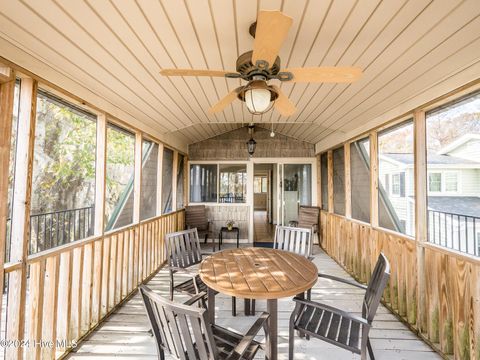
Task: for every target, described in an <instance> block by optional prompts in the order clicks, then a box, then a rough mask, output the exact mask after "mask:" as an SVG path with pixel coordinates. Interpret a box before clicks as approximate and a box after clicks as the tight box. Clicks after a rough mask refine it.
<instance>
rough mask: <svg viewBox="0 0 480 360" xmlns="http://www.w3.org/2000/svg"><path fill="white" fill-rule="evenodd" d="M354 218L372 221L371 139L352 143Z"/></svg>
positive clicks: (351, 164)
mask: <svg viewBox="0 0 480 360" xmlns="http://www.w3.org/2000/svg"><path fill="white" fill-rule="evenodd" d="M350 181H351V186H352V195H351V203H352V218H354V219H358V220H361V221H364V222H367V223H368V222H370V140H369V138H368V137H367V138H364V139H361V140H358V141H355V142H353V143H351V144H350Z"/></svg>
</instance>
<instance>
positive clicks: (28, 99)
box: [5, 78, 56, 359]
mask: <svg viewBox="0 0 480 360" xmlns="http://www.w3.org/2000/svg"><path fill="white" fill-rule="evenodd" d="M19 104H20V110H19V116H18V130H17V153H16V161H15V181H14V185H13V192H14V196H13V204H12V209H13V210H12V223H13V222H14V221H15V224H16V226H12V231H11V248H10V261H11V262H19V263H20V268H19V269H18V270H15V271H12V272H11V273H10V276H9V281H8V305H9V306H8V309H7V321H8V323H7V334H6V335H7V336H6V339H7V340H12V341H16V340H21V339H23V338H24V333H25V331H24V330H25V301H26V287H27V255H28V243H29V238H30V205H31V203H30V201H31V193H32V170H33V149H34V143H35V117H36V106H37V82H36V81H35V80H33V79H30V78H25V79H22V86H21V89H20V103H19ZM9 115H10V114H9ZM51 311H56V309H55V308H54V309H51ZM22 356H23V348H22V347H21V346H18V347H17V348H15V347H13V346H12V347H7V349H6V351H5V358H7V359H17V358H19V359H20V358H22Z"/></svg>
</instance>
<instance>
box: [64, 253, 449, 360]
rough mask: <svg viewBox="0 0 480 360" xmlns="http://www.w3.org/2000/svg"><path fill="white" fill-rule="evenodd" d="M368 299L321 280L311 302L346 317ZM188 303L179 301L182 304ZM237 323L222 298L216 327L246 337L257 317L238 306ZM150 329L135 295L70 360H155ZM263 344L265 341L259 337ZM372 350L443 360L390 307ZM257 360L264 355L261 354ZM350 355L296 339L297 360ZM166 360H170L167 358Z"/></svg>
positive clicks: (162, 289) (283, 314)
mask: <svg viewBox="0 0 480 360" xmlns="http://www.w3.org/2000/svg"><path fill="white" fill-rule="evenodd" d="M315 252H316V255H315V260H314V262H315V264H316V265H317V267H318V269H319V271H321V272H326V273H329V274H332V275H336V276H342V277H346V278H348V277H349V276H348V274H347V273H346V272H345V271H343V270H342V269H341V268H340V266H338V264H336V263H335V262H334V261H333V260H332V259H331V258H330V257H328V256H327V255H326V254H325V253H324V252H322V251H320V250H318V247H317V250H316V251H315ZM149 286H150V287H151V288H152V289H154V290H155V291H158V292H159V293H160V294H166V293H167V292H168V275H167V272H166V271H164V270H163V271H160V272H159V273H158V274H157V275H156V276H155V277H154V278H153V279H152V280H151V281H150V282H149ZM362 298H363V294H362V291H361V290H359V289H355V288H353V289H352V288H351V287H348V286H344V285H342V284H338V283H337V284H335V283H333V282H332V281H329V280H320V281H318V282H317V284H316V285H315V287H314V288H313V290H312V299H313V300H318V301H321V302H324V303H326V304H330V305H334V306H337V307H341V308H343V309H345V310H347V311H354V312H359V311H360V308H361V302H362ZM182 299H184V298H183V297H182V296H178V300H182ZM237 303H238V304H237V312H238V315H237V317H235V318H234V317H232V315H231V300H230V298H229V297H227V296H223V295H221V294H219V295H217V301H216V318H217V320H216V321H217V323H218V324H220V325H223V326H225V327H229V328H233V329H236V330H237V331H240V332H244V331H246V330H247V329H248V328H249V327H250V325H251V324H252V323H253V322H254V320H255V318H254V317H246V316H244V315H243V313H242V311H243V301H240V300H239V301H238V302H237ZM293 306H294V305H293V302H292V301H291V299H282V300H280V301H279V306H278V309H279V359H287V352H288V319H289V316H290V313H291V311H292V310H293ZM265 308H266V304H265V301H257V314H258V311H260V310H265ZM148 329H149V324H148V321H147V317H146V315H145V312H144V309H143V305H142V302H141V298H140V295H139V294H136V295H135V296H134V297H133V298H132V299H130V300H129V301H128V302H127V303H126V304H125V305H124V306H122V307H121V308H119V309H118V310H117V311H116V312H115V313H114V314H112V315H111V316H110V317H109V318H108V319H107V320H106V321H105V322H104V323H103V324H102V325H101V326H100V327H99V329H98V330H97V331H95V332H94V333H93V334H91V335H90V336H89V338H88V339H86V340H85V341H84V342H83V343H81V344H80V345H79V346H78V347H77V349H76V350H75V352H74V353H71V354H70V356H69V357H68V359H85V358H90V359H156V358H157V350H156V346H155V343H154V339H153V338H152V337H151V336H150V335H149V333H148V332H147V331H148ZM259 339H263V336H260V337H259ZM371 339H372V345H373V349H374V352H375V357H376V359H379V360H382V359H384V360H401V359H405V360H407V359H408V360H417V359H418V360H420V359H422V360H423V359H425V360H430V359H440V356H438V355H437V354H436V353H435V352H434V351H433V350H432V349H431V348H430V347H429V346H428V345H426V344H425V343H424V342H423V341H422V340H420V339H419V338H418V337H417V336H416V335H415V334H414V333H412V332H411V331H410V330H409V329H408V328H407V327H406V326H405V325H403V324H402V323H401V322H399V321H398V320H397V319H396V317H395V316H393V315H392V314H391V313H390V312H389V311H388V310H387V309H386V308H385V307H383V306H381V307H380V308H379V310H378V313H377V317H376V320H375V321H374V327H373V330H372V332H371ZM257 358H258V359H262V358H264V353H263V352H262V351H260V352H259V353H258V354H257ZM359 358H360V356H358V355H354V354H352V353H350V352H349V351H347V350H343V349H340V348H337V347H335V346H333V345H330V344H327V343H325V342H323V341H320V340H316V339H312V340H310V341H306V340H304V339H300V338H298V337H296V338H295V359H304V360H312V359H329V360H332V359H339V360H343V359H359ZM167 359H171V357H168V356H167Z"/></svg>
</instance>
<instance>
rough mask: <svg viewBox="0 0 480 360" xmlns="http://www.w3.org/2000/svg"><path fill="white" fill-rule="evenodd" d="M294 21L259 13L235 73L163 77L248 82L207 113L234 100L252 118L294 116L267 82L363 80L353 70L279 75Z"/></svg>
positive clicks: (175, 72)
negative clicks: (250, 47)
mask: <svg viewBox="0 0 480 360" xmlns="http://www.w3.org/2000/svg"><path fill="white" fill-rule="evenodd" d="M292 22H293V19H292V18H291V17H289V16H286V15H284V14H283V13H281V12H280V11H265V10H261V11H260V12H259V13H258V16H257V21H256V22H254V23H253V24H252V25H251V26H250V29H249V32H250V34H251V35H252V36H253V37H254V38H255V40H254V43H253V50H252V51H248V52H246V53H244V54H242V55H240V56H239V57H238V59H237V72H229V71H222V70H194V69H163V70H161V71H160V74H162V75H163V76H215V77H227V78H239V79H243V80H245V81H247V84H246V85H245V86H240V87H238V88H236V89H235V90H233V91H231V92H230V93H229V94H228V95H227V96H225V97H224V98H223V99H221V100H220V101H219V102H218V103H217V104H215V105H214V106H212V107H211V108H210V109H209V112H210V113H216V112H220V111H222V110H223V109H225V107H227V106H228V105H229V104H230V103H232V102H233V101H234V100H235V99H237V98H238V99H240V100H241V101H244V102H245V104H246V106H247V108H248V110H249V111H250V112H251V113H252V114H255V115H259V114H263V113H265V112H267V111H269V110H270V109H271V108H272V107H274V108H275V109H276V110H277V111H278V112H279V113H280V114H281V115H283V116H290V115H292V114H293V113H295V111H296V108H295V105H294V104H293V103H292V102H291V101H290V100H289V99H288V97H287V96H286V95H285V94H284V93H283V92H282V91H281V89H280V88H279V87H278V86H276V85H269V84H268V81H269V80H273V79H276V80H280V81H292V82H315V83H319V82H328V83H349V82H354V81H356V80H358V79H359V78H360V77H361V76H362V70H361V69H359V68H356V67H305V68H290V69H285V70H284V71H280V58H279V57H278V52H279V51H280V48H281V46H282V44H283V42H284V41H285V39H286V37H287V34H288V31H289V29H290V26H291V25H292Z"/></svg>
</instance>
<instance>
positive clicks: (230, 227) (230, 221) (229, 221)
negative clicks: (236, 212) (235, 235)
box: [227, 220, 235, 231]
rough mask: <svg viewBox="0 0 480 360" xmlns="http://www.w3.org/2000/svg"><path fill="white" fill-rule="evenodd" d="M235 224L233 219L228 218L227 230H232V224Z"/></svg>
mask: <svg viewBox="0 0 480 360" xmlns="http://www.w3.org/2000/svg"><path fill="white" fill-rule="evenodd" d="M234 224H235V222H234V221H233V220H228V221H227V229H228V231H232V230H233V225H234Z"/></svg>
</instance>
